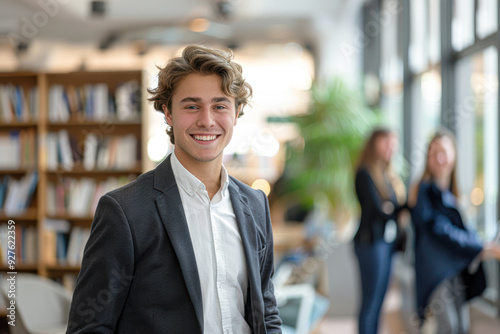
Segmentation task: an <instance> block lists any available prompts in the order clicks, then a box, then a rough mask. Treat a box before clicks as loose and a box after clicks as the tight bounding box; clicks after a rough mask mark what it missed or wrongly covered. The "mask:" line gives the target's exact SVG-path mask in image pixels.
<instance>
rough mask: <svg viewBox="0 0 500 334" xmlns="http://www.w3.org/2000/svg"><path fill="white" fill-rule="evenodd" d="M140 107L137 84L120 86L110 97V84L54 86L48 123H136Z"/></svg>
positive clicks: (50, 95)
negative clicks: (77, 121) (74, 121)
mask: <svg viewBox="0 0 500 334" xmlns="http://www.w3.org/2000/svg"><path fill="white" fill-rule="evenodd" d="M140 107H141V97H140V86H139V84H138V83H137V82H135V81H129V82H125V83H122V84H120V85H118V87H117V88H116V91H115V94H114V95H113V94H111V92H110V89H109V87H108V85H107V84H104V83H100V84H95V85H91V84H88V85H85V86H83V87H75V86H66V87H65V86H62V85H53V86H51V87H50V89H49V120H50V121H51V122H52V123H61V122H62V123H64V122H68V121H69V120H79V121H109V120H112V121H137V120H138V119H139V111H140Z"/></svg>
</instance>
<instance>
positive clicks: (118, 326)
mask: <svg viewBox="0 0 500 334" xmlns="http://www.w3.org/2000/svg"><path fill="white" fill-rule="evenodd" d="M228 189H229V193H230V195H231V202H232V204H233V210H234V213H235V215H236V220H237V222H238V227H239V230H240V234H241V240H242V242H243V247H244V251H245V255H246V265H247V271H248V282H249V284H248V291H247V300H246V304H245V319H246V321H247V323H248V324H249V325H250V327H251V328H252V332H253V333H281V329H280V328H281V320H280V318H279V316H278V310H277V307H276V300H275V297H274V288H273V285H272V283H271V276H272V274H273V270H274V269H273V238H272V230H271V221H270V217H269V205H268V202H267V198H266V196H265V195H264V193H262V192H261V191H256V190H254V189H252V188H250V187H248V186H247V185H245V184H243V183H241V182H239V181H238V180H236V179H234V178H232V177H230V181H229V187H228ZM201 279H203V278H202V277H201ZM201 298H202V297H201V287H200V277H199V275H198V269H197V265H196V260H195V255H194V251H193V246H192V243H191V238H190V236H189V230H188V226H187V222H186V217H185V213H184V209H183V207H182V202H181V198H180V194H179V191H178V187H177V184H176V182H175V178H174V174H173V172H172V167H171V164H170V156H168V157H167V158H166V159H165V160H164V161H163V162H162V163H161V164H160V165H159V166H158V167H157V168H156V169H154V170H152V171H150V172H147V173H145V174H143V175H141V176H139V177H138V178H137V180H135V181H134V182H131V183H130V184H128V185H126V186H124V187H122V188H119V189H117V190H114V191H111V192H109V193H107V194H106V195H104V196H103V197H102V198H101V199H100V201H99V205H98V207H97V210H96V213H95V217H94V221H93V223H92V229H91V233H90V238H89V241H88V242H87V245H86V247H85V252H84V256H83V262H82V269H81V271H80V274H79V275H78V279H77V282H76V288H75V292H74V295H73V301H72V304H71V310H70V316H69V324H68V329H67V333H133V334H136V333H175V334H177V333H189V334H193V333H203V307H202V301H201ZM206 334H210V333H206Z"/></svg>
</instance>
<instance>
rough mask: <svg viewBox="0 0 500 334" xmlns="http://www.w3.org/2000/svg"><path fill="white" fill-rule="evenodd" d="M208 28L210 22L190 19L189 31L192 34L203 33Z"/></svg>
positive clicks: (201, 19)
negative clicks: (192, 32)
mask: <svg viewBox="0 0 500 334" xmlns="http://www.w3.org/2000/svg"><path fill="white" fill-rule="evenodd" d="M209 27H210V21H209V20H207V19H205V18H196V19H192V20H191V22H189V29H190V30H191V31H194V32H204V31H207V30H208V28H209Z"/></svg>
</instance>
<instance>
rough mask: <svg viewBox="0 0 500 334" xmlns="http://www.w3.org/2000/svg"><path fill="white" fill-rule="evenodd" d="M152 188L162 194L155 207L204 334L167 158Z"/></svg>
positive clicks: (188, 239)
mask: <svg viewBox="0 0 500 334" xmlns="http://www.w3.org/2000/svg"><path fill="white" fill-rule="evenodd" d="M154 187H155V188H156V189H158V190H160V191H163V194H162V195H160V196H158V197H157V198H156V206H157V208H158V211H159V213H160V217H161V220H162V222H163V226H164V227H165V230H166V231H167V234H168V236H169V239H170V242H171V244H172V247H173V248H174V251H175V254H176V255H177V259H178V260H179V264H180V267H181V271H182V275H183V276H184V281H185V283H186V287H187V290H188V292H189V296H190V298H191V301H192V303H193V306H194V309H195V312H196V317H197V318H198V322H199V325H200V328H201V329H202V331H203V303H202V297H201V286H200V277H199V274H198V267H197V265H196V258H195V255H194V249H193V244H192V243H191V236H190V234H189V228H188V225H187V220H186V216H185V213H184V209H183V207H182V201H181V197H180V194H179V190H178V188H177V183H176V182H175V177H174V174H173V171H172V166H171V164H170V156H168V157H167V158H166V159H165V160H164V161H163V162H162V163H161V164H160V165H159V166H158V167H157V169H156V171H155V184H154Z"/></svg>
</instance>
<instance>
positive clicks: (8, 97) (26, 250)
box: [0, 71, 146, 286]
mask: <svg viewBox="0 0 500 334" xmlns="http://www.w3.org/2000/svg"><path fill="white" fill-rule="evenodd" d="M144 87H145V85H144V78H143V73H142V72H141V71H119V72H73V73H0V150H1V152H2V155H4V154H5V153H4V152H8V154H5V155H4V156H3V157H0V187H1V186H2V182H3V181H4V180H5V182H3V183H4V185H5V189H4V190H3V191H4V194H3V195H4V196H3V199H2V197H1V195H2V188H0V207H1V210H0V244H2V250H3V248H4V245H3V243H4V242H5V241H2V226H7V222H8V220H9V219H12V220H14V221H15V225H16V238H17V239H16V268H15V269H16V270H17V271H18V272H34V273H38V274H39V275H42V276H46V277H50V278H53V279H58V280H61V281H63V282H65V281H69V283H68V285H70V286H71V284H72V280H73V279H74V278H76V275H77V274H78V272H79V270H80V261H81V253H82V251H83V246H84V244H85V242H86V238H87V237H88V231H89V229H90V226H91V224H92V219H93V214H94V211H95V206H96V205H97V201H98V199H99V197H100V196H102V195H103V194H104V193H105V192H107V191H110V190H112V189H114V188H117V187H119V186H122V185H124V184H126V183H128V182H130V181H132V180H133V179H135V178H136V177H137V176H138V175H139V174H141V173H142V172H143V171H144V167H145V160H144V158H143V155H144V153H145V151H146V150H145V145H146V143H145V138H144V134H145V130H144V129H145V117H144V113H143V112H142V109H143V107H144V105H145V102H144V100H145V99H144V98H143V97H144V96H146V95H145V88H144ZM33 175H35V176H36V177H34V176H33ZM24 179H27V181H25V183H26V185H25V186H24V188H25V191H24V192H21V194H23V195H25V196H27V198H29V199H30V200H21V201H19V202H21V203H24V206H22V205H21V206H20V205H17V206H16V210H17V211H13V210H8V209H7V207H6V206H5V204H7V202H6V198H7V197H8V196H9V191H10V189H11V188H12V184H18V183H19V184H22V180H24ZM19 187H20V188H22V186H19ZM11 196H13V195H11ZM19 196H20V195H19ZM12 198H14V197H12ZM19 198H21V197H19ZM10 202H16V201H13V200H11V201H10ZM4 232H5V231H4ZM17 234H20V236H17ZM27 240H31V241H33V240H34V241H33V242H31V243H30V245H27V244H26V241H27ZM61 245H62V246H61ZM33 247H34V249H33ZM19 253H20V254H19ZM18 254H19V256H20V257H19V260H18V259H17V255H18ZM33 256H34V257H35V260H33ZM25 257H26V258H28V260H29V261H27V260H25V259H24V258H25ZM8 270H9V268H8V267H7V265H6V264H5V263H4V261H3V259H2V262H1V263H0V271H8Z"/></svg>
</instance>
